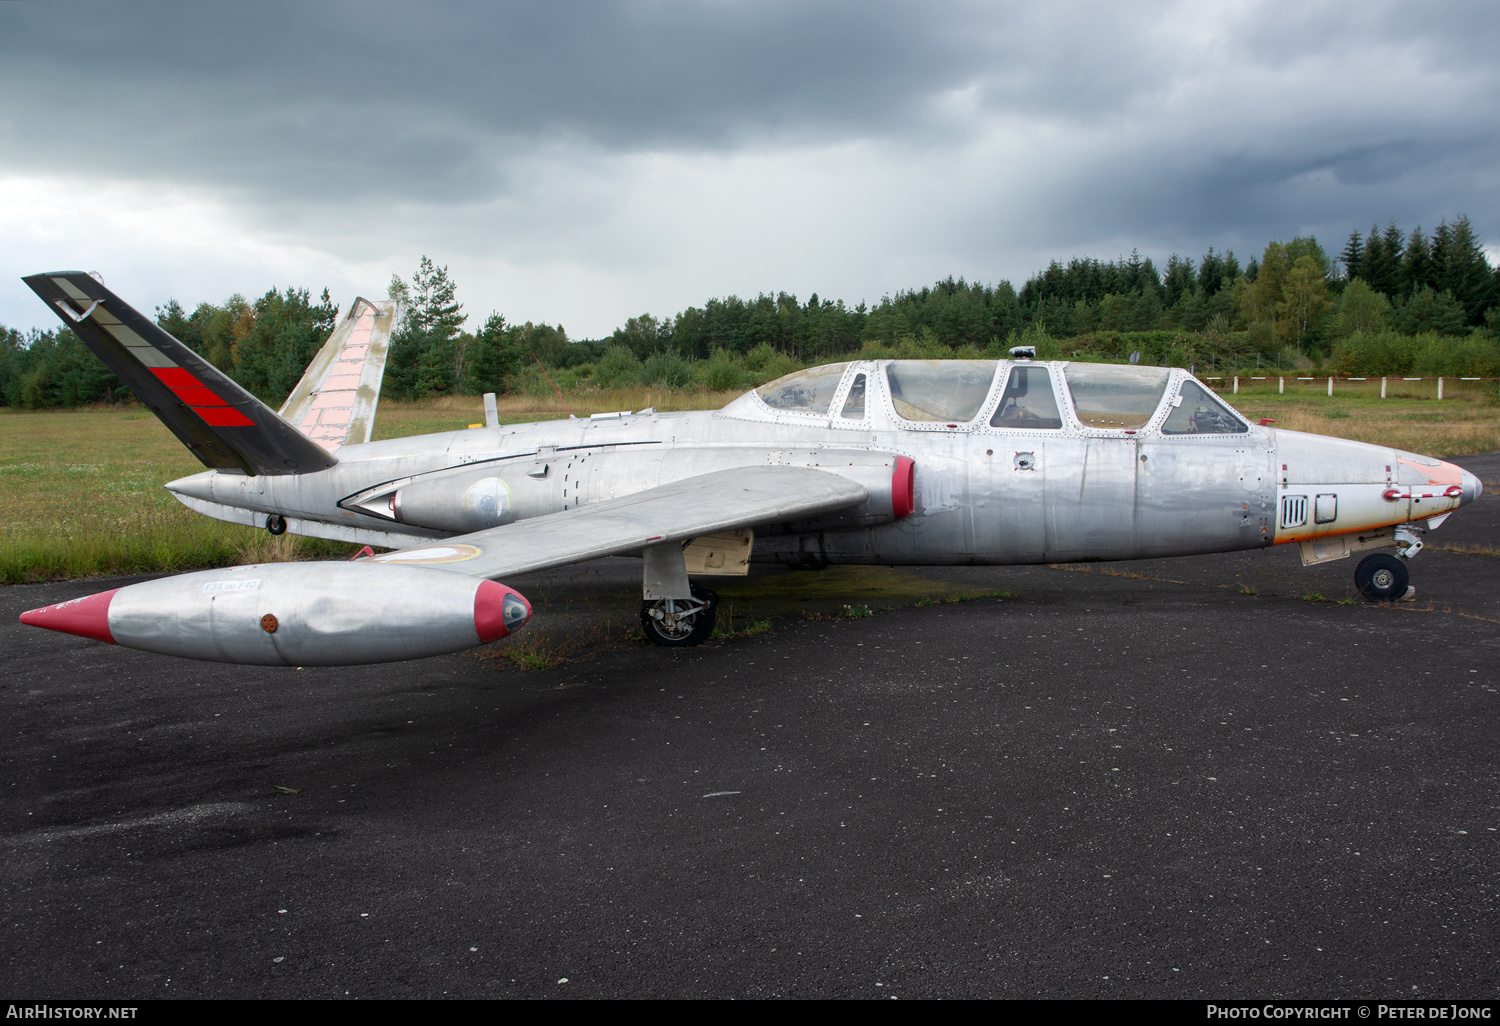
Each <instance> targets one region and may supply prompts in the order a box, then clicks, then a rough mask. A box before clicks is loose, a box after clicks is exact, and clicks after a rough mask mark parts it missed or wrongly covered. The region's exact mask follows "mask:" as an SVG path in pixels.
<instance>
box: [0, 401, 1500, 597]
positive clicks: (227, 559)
mask: <svg viewBox="0 0 1500 1026" xmlns="http://www.w3.org/2000/svg"><path fill="white" fill-rule="evenodd" d="M1287 386H1288V387H1287V392H1286V394H1280V393H1278V392H1277V390H1276V382H1275V380H1274V379H1272V380H1271V381H1270V382H1269V383H1262V382H1255V383H1254V384H1253V386H1252V385H1251V383H1249V382H1247V381H1246V380H1245V379H1241V392H1240V394H1238V395H1228V394H1226V395H1224V398H1225V399H1227V400H1229V401H1230V402H1232V403H1233V404H1234V405H1235V406H1236V407H1237V408H1239V409H1240V410H1241V412H1243V413H1245V414H1246V415H1247V416H1249V417H1251V418H1254V419H1259V418H1262V417H1267V418H1271V419H1273V420H1275V421H1276V425H1277V427H1281V428H1291V429H1293V430H1297V431H1309V432H1313V433H1315V434H1325V435H1336V436H1339V437H1343V438H1352V439H1355V440H1357V441H1363V442H1377V443H1381V444H1386V445H1394V446H1397V447H1399V448H1402V449H1408V450H1411V451H1413V452H1421V453H1427V454H1429V455H1433V456H1456V455H1461V454H1463V453H1471V452H1485V451H1490V450H1494V449H1500V402H1497V401H1496V400H1495V399H1494V398H1493V396H1491V395H1489V394H1480V393H1479V392H1478V391H1477V390H1476V389H1474V388H1464V387H1462V385H1461V384H1460V383H1457V382H1454V383H1452V384H1451V386H1450V389H1449V390H1447V391H1446V395H1447V396H1448V397H1447V398H1445V399H1444V400H1443V401H1442V402H1441V403H1439V402H1437V401H1435V399H1434V398H1430V397H1429V396H1431V395H1432V394H1433V393H1434V392H1435V386H1434V384H1433V383H1432V382H1415V383H1409V384H1406V385H1404V386H1403V387H1399V388H1398V387H1392V389H1391V398H1389V399H1385V400H1382V399H1380V398H1379V383H1378V382H1374V383H1370V385H1369V386H1368V387H1362V388H1361V387H1358V386H1341V385H1339V384H1336V386H1335V395H1334V397H1333V398H1332V399H1330V398H1328V396H1327V394H1326V379H1317V380H1315V381H1313V382H1311V383H1308V382H1297V383H1295V384H1294V383H1293V381H1290V380H1289V381H1288V382H1287ZM1424 390H1425V391H1424ZM1224 391H1225V392H1228V383H1227V381H1226V382H1225V389H1224ZM1398 393H1400V394H1398ZM736 394H737V393H727V392H718V393H715V392H676V393H674V392H663V391H659V390H654V389H644V388H634V389H623V390H620V391H616V392H606V393H602V394H597V395H592V396H588V395H585V396H569V397H568V403H569V405H571V406H572V411H573V412H574V413H575V414H577V415H579V416H587V415H588V414H590V413H602V412H608V411H612V410H625V409H632V410H639V409H644V408H646V407H648V406H654V407H656V408H657V409H660V410H682V409H717V408H718V407H720V406H722V405H724V404H725V403H726V402H728V401H729V400H731V399H733V398H735V396H736ZM560 416H567V413H566V412H565V411H564V410H563V408H562V405H561V403H560V402H559V401H558V400H557V399H556V398H555V397H554V398H552V399H551V400H540V399H533V398H527V397H513V398H511V397H507V398H504V399H502V400H501V401H500V417H501V420H502V421H504V422H506V423H512V422H517V421H527V420H546V419H551V418H554V417H560ZM483 419H484V412H483V404H482V402H481V400H480V399H478V398H477V397H462V398H448V399H439V400H433V401H428V402H421V403H394V402H384V403H382V404H381V406H380V412H379V415H378V417H377V419H376V425H375V437H376V438H377V439H379V438H399V437H403V436H407V435H414V434H422V433H425V432H430V431H447V430H452V429H454V428H462V427H466V426H467V425H469V424H473V423H478V422H480V421H482V420H483ZM201 469H202V467H201V466H200V465H199V463H198V461H197V460H195V459H193V457H192V456H190V455H189V454H188V452H187V450H186V449H184V448H183V447H182V445H181V444H180V443H179V442H178V441H177V440H176V439H175V438H173V437H172V435H171V434H170V433H169V432H168V431H167V429H166V428H165V427H163V426H162V425H161V423H160V422H159V421H157V420H156V418H155V417H154V416H152V415H151V414H150V413H148V412H146V411H145V410H142V409H139V408H125V409H86V410H54V411H45V412H39V413H24V412H13V411H10V410H3V409H0V525H3V526H0V584H18V583H22V582H26V581H42V580H62V579H68V578H77V577H90V576H103V575H116V574H130V573H150V572H158V571H172V570H188V569H195V568H201V567H211V566H224V565H229V564H234V563H246V562H261V561H265V560H272V559H308V558H327V557H333V556H338V555H341V554H345V553H347V552H349V551H350V550H351V547H350V546H346V545H341V544H337V543H333V542H324V541H320V540H316V539H307V538H293V537H290V536H283V537H282V538H279V539H273V538H271V537H270V536H269V535H267V534H266V533H265V532H264V531H258V530H252V529H251V528H248V527H242V526H239V525H235V524H225V523H222V522H220V521H217V520H211V519H209V518H207V517H203V516H199V515H198V514H196V513H193V512H191V511H190V510H188V509H187V508H186V507H184V506H183V505H181V504H180V503H178V502H177V500H175V499H174V498H172V496H171V495H170V494H169V493H168V492H167V491H166V490H165V489H163V488H162V487H161V486H162V485H163V484H164V483H166V482H167V481H170V480H172V479H174V478H178V477H183V476H185V475H188V474H194V473H197V472H198V471H199V470H201Z"/></svg>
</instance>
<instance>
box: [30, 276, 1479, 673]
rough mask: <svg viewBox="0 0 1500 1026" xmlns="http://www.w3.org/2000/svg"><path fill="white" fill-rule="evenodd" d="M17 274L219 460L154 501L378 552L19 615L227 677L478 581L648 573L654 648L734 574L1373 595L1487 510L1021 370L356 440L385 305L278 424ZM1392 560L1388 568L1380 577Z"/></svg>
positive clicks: (346, 639) (851, 383)
mask: <svg viewBox="0 0 1500 1026" xmlns="http://www.w3.org/2000/svg"><path fill="white" fill-rule="evenodd" d="M25 280H26V283H27V284H28V285H30V286H31V288H32V289H33V290H34V291H35V292H36V293H37V295H39V296H40V297H41V298H42V299H43V300H44V301H45V302H46V303H47V304H48V306H49V307H51V308H52V309H54V310H55V311H57V312H58V314H59V315H60V316H61V317H62V318H63V320H64V322H65V323H66V324H67V325H68V326H69V327H71V328H72V329H73V330H74V331H76V332H77V333H78V334H79V336H80V337H82V338H83V340H84V341H85V342H86V343H87V345H88V346H89V348H90V349H92V350H93V352H95V353H96V354H98V356H99V357H100V358H101V359H102V360H103V361H104V362H105V363H106V364H107V365H108V366H109V367H110V369H111V370H113V371H114V372H115V373H116V374H118V375H119V377H120V378H121V379H122V380H123V381H124V382H125V383H126V384H127V385H128V386H129V387H130V388H131V389H132V390H133V391H134V393H135V395H136V396H137V397H138V398H139V399H140V401H141V402H142V403H144V404H145V405H146V406H147V407H149V408H150V409H151V410H152V411H153V412H154V413H155V414H156V415H157V416H158V417H160V418H161V420H162V421H163V423H165V424H166V425H167V427H168V428H169V429H171V430H172V432H173V433H174V434H176V435H177V437H178V438H180V439H181V440H182V441H183V442H184V443H185V444H186V445H187V446H188V448H189V449H190V450H191V451H192V452H193V454H194V455H195V456H197V457H198V459H199V460H201V461H202V462H203V464H204V465H205V466H206V467H208V468H209V469H208V470H206V471H204V472H203V473H200V474H197V475H195V476H192V477H185V478H182V479H180V480H177V481H173V482H171V483H170V484H168V485H167V486H166V487H167V488H168V489H170V490H171V491H172V493H173V494H174V495H176V496H177V498H178V499H180V500H181V501H182V502H183V503H185V504H186V505H188V506H189V507H191V508H192V509H194V510H197V511H198V512H200V513H204V514H206V515H208V516H212V517H217V518H219V519H222V520H227V521H232V522H234V523H241V524H248V525H251V526H254V527H264V528H265V529H266V530H268V531H270V532H271V533H273V534H280V533H282V532H284V531H292V532H293V533H296V534H301V535H310V536H314V537H320V538H332V539H338V540H343V541H348V542H353V543H356V544H364V545H370V546H381V547H388V548H391V549H393V551H390V552H385V553H383V554H380V555H369V556H367V557H366V558H362V559H357V560H355V561H352V562H332V563H330V562H322V563H283V564H271V565H260V566H250V567H235V568H231V569H225V570H209V571H202V572H199V573H191V574H183V575H179V576H176V577H170V578H165V579H161V580H156V581H150V582H146V583H141V584H134V585H130V586H128V587H124V588H120V589H116V590H114V591H109V592H104V593H101V594H99V595H94V596H90V597H88V598H84V599H77V600H74V601H72V602H68V603H62V604H60V605H56V606H48V607H45V608H42V609H37V610H32V611H31V612H28V613H26V614H24V615H23V616H22V620H23V621H25V622H27V623H31V624H34V625H36V626H40V627H48V628H51V629H54V630H63V631H68V632H70V633H74V634H82V635H84V636H87V637H93V638H98V639H100V640H103V641H107V642H110V643H112V644H113V643H118V644H123V645H127V646H130V647H134V648H141V649H145V650H148V651H154V652H165V653H169V654H173V655H182V656H189V657H193V658H199V659H217V660H222V661H227V662H238V663H258V664H288V665H309V664H312V665H319V664H321V665H344V664H355V663H369V662H380V661H386V660H395V659H408V658H414V657H418V656H424V655H432V654H436V653H440V652H451V651H456V650H458V649H462V648H466V647H469V646H473V645H478V644H481V643H484V642H487V641H491V640H494V639H496V638H499V637H503V636H505V635H506V634H508V633H510V632H512V631H514V630H515V629H516V628H518V627H519V626H521V625H522V624H523V623H525V622H526V620H527V619H528V618H529V617H530V615H531V607H530V605H529V604H528V603H527V602H526V600H525V599H524V598H523V597H522V596H520V595H519V594H517V593H516V592H514V591H512V590H511V589H509V588H506V587H505V586H504V585H501V584H499V583H496V579H498V578H504V577H510V576H514V575H517V574H525V573H531V572H534V571H537V570H544V569H547V568H549V567H557V566H563V565H566V564H569V563H576V562H579V561H581V560H588V559H595V558H597V557H600V556H608V555H639V556H641V557H643V558H642V568H643V572H642V589H641V590H642V604H641V620H642V624H643V626H644V629H645V633H646V636H647V637H648V638H650V639H651V640H652V641H654V642H656V643H657V644H661V645H693V644H697V643H699V642H701V641H703V640H704V639H705V638H707V637H708V636H709V634H710V633H711V632H712V630H713V624H714V605H715V601H716V600H715V596H714V593H713V592H712V591H710V590H708V589H707V588H704V587H702V586H701V585H699V584H694V583H692V581H693V578H695V577H696V578H699V579H700V580H701V579H702V578H705V577H711V576H715V575H723V574H743V573H745V572H747V570H748V566H749V563H750V562H752V561H756V562H780V563H786V564H792V565H797V566H825V565H828V564H834V563H874V564H884V565H914V564H955V563H966V564H974V563H988V564H1024V563H1057V562H1073V561H1080V560H1117V559H1142V558H1150V557H1161V556H1185V555H1193V554H1199V553H1210V552H1231V551H1235V550H1240V549H1258V548H1265V547H1268V546H1271V545H1282V544H1288V543H1295V544H1298V545H1299V546H1300V548H1301V554H1302V559H1303V562H1304V564H1306V563H1320V562H1324V561H1327V560H1331V559H1338V558H1342V557H1345V556H1348V555H1350V554H1352V553H1356V552H1364V551H1366V550H1378V549H1389V548H1391V547H1395V549H1396V554H1395V555H1392V554H1391V553H1389V552H1371V553H1370V554H1368V555H1365V556H1364V557H1363V559H1362V560H1361V561H1360V563H1359V564H1358V567H1357V569H1356V571H1355V582H1356V584H1357V586H1358V588H1359V590H1360V591H1361V592H1362V593H1364V594H1365V595H1366V596H1367V597H1369V598H1370V599H1372V600H1375V601H1389V600H1393V599H1400V598H1402V597H1404V596H1405V595H1406V594H1407V591H1408V575H1407V569H1406V561H1407V560H1409V559H1411V557H1413V556H1415V555H1416V554H1417V552H1418V551H1419V550H1420V549H1421V547H1422V541H1421V534H1422V533H1423V532H1424V531H1425V530H1427V529H1430V528H1433V527H1436V526H1437V525H1438V524H1439V523H1441V522H1442V521H1443V520H1444V519H1445V518H1446V517H1447V516H1448V514H1450V513H1451V512H1452V511H1453V510H1455V509H1457V508H1458V507H1460V506H1462V505H1464V504H1465V503H1468V502H1472V501H1473V500H1474V499H1475V498H1477V497H1478V496H1479V494H1480V492H1481V485H1480V482H1479V480H1478V479H1477V478H1476V477H1475V476H1474V475H1473V474H1470V473H1468V472H1467V471H1464V470H1462V469H1461V468H1459V467H1456V466H1454V465H1452V464H1450V463H1444V462H1441V461H1439V460H1435V459H1430V458H1428V457H1426V456H1420V455H1417V454H1415V453H1409V452H1402V451H1399V450H1395V449H1390V448H1386V447H1384V446H1378V445H1367V444H1363V443H1359V442H1350V441H1345V440H1342V439H1338V438H1329V437H1324V436H1321V435H1310V434H1303V433H1300V432H1295V431H1287V430H1278V429H1275V428H1273V427H1271V426H1268V425H1265V424H1262V425H1256V424H1251V423H1250V422H1248V421H1247V420H1245V419H1244V418H1243V417H1241V416H1240V415H1239V414H1238V413H1236V412H1235V411H1234V410H1233V409H1231V408H1229V407H1228V406H1226V405H1225V404H1224V403H1222V402H1221V401H1220V400H1219V399H1218V398H1217V397H1216V396H1215V395H1214V394H1213V392H1212V391H1211V390H1210V389H1209V388H1207V387H1206V386H1205V385H1203V384H1202V383H1201V382H1199V381H1198V380H1197V379H1195V378H1194V377H1193V376H1192V375H1190V374H1188V373H1187V372H1186V371H1183V370H1180V369H1165V368H1156V367H1137V366H1125V365H1106V364H1092V363H1069V362H1047V363H1042V362H1036V361H1033V360H1031V359H1027V358H1025V357H1026V355H1027V354H1025V353H1018V352H1013V354H1012V355H1013V356H1015V357H1017V358H1015V359H1011V360H1001V361H996V360H874V361H849V362H844V363H836V364H830V365H827V366H822V367H814V368H811V369H809V370H804V371H798V372H797V373H795V374H790V375H787V376H786V377H783V378H781V379H779V380H776V381H773V382H771V383H769V384H767V385H764V386H762V387H760V388H757V389H755V390H753V391H751V392H747V393H746V394H745V395H743V396H741V397H740V398H738V399H736V400H735V401H734V402H731V403H730V404H729V405H728V406H725V407H724V408H723V409H721V410H717V411H713V412H701V413H658V412H655V411H654V410H643V411H640V412H636V413H631V412H626V411H622V412H620V413H610V414H600V415H595V416H592V417H589V418H587V419H581V418H580V419H574V418H569V419H568V420H559V421H549V422H543V423H531V424H509V425H501V424H500V423H499V422H498V418H497V417H496V415H495V406H494V400H493V397H492V396H487V397H486V424H485V425H484V426H482V427H472V428H470V429H469V430H465V431H452V432H444V433H439V434H429V435H422V436H419V437H412V438H399V439H390V440H386V441H381V442H372V441H370V433H371V429H372V427H373V424H374V417H375V411H376V404H377V401H378V398H379V391H380V381H381V377H382V374H383V371H384V367H385V354H386V347H387V345H388V343H389V340H390V334H391V330H392V327H393V326H394V325H395V324H396V323H397V319H398V317H399V314H400V311H399V310H398V309H397V306H396V304H395V303H390V302H382V303H372V302H369V301H368V300H364V299H360V300H358V301H356V302H355V303H354V305H353V306H352V308H351V309H350V311H349V313H348V315H347V316H346V317H345V318H344V319H343V320H342V322H341V323H340V324H339V325H338V327H337V329H336V330H335V331H334V333H333V334H332V336H330V338H329V340H328V342H327V343H326V344H325V345H324V347H323V349H322V350H321V351H320V353H319V354H318V356H317V358H316V359H315V360H314V361H313V363H312V364H311V365H310V366H309V367H308V369H307V372H306V374H305V375H304V377H303V379H302V381H301V382H300V383H299V384H298V386H297V388H296V389H295V390H294V391H293V392H292V395H291V397H290V398H288V399H287V401H286V404H285V405H284V406H283V407H282V408H281V410H280V411H279V412H278V411H273V410H271V409H270V408H268V407H267V406H265V405H264V404H262V403H261V402H260V401H259V400H257V399H256V398H255V397H254V396H252V395H250V394H249V393H247V392H246V391H245V390H244V389H242V388H240V387H239V386H238V385H237V384H235V383H234V382H233V381H232V380H230V379H229V378H228V377H226V376H225V375H224V374H222V373H221V372H219V371H218V370H216V369H215V368H214V367H213V366H212V365H210V364H209V363H208V362H207V361H205V360H203V359H202V358H201V357H199V356H198V355H197V354H195V353H194V352H193V351H192V350H190V349H189V348H188V347H187V346H185V345H183V344H182V343H180V342H178V341H177V340H176V339H174V338H172V337H171V336H170V335H168V334H167V333H166V332H165V331H163V330H162V329H161V328H159V327H158V326H157V325H156V324H155V323H153V322H152V321H151V320H150V319H148V318H146V317H144V316H142V315H141V314H140V313H138V312H137V311H135V310H134V309H132V308H131V307H129V306H128V305H126V304H125V303H124V302H122V301H121V300H120V299H119V298H118V297H116V296H115V295H114V294H113V293H112V292H110V291H109V290H108V289H107V288H105V287H104V285H103V284H102V283H101V282H100V281H99V280H98V278H97V276H95V275H89V274H84V273H80V272H55V273H50V274H40V275H35V276H33V277H30V278H27V279H25ZM1398 557H1399V558H1398Z"/></svg>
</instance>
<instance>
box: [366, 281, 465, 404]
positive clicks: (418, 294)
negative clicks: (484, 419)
mask: <svg viewBox="0 0 1500 1026" xmlns="http://www.w3.org/2000/svg"><path fill="white" fill-rule="evenodd" d="M457 292H458V286H457V285H455V284H454V282H453V280H452V279H451V278H449V277H448V268H447V267H446V266H443V267H438V266H436V265H435V264H433V262H432V260H431V259H429V258H428V257H427V256H426V255H425V254H424V255H423V257H422V260H421V263H420V264H419V265H418V267H417V272H416V273H415V274H413V275H412V276H411V285H410V286H408V285H407V284H406V283H405V282H403V281H402V280H401V279H400V278H396V277H392V279H391V284H390V288H389V289H388V291H387V295H389V296H390V298H392V299H395V300H397V301H400V302H403V303H405V304H406V311H405V313H404V314H403V316H402V318H401V325H400V327H398V328H397V329H396V331H395V332H394V333H393V334H392V336H391V348H390V353H389V355H388V356H387V357H386V379H385V386H384V388H383V389H382V391H384V392H385V393H386V394H388V395H391V396H393V397H394V398H398V399H407V398H421V397H423V396H426V395H431V394H434V393H438V394H441V393H444V392H450V391H452V390H454V389H455V388H456V387H457V384H458V382H457V367H456V366H455V364H456V361H457V356H458V354H457V350H456V346H455V343H456V341H457V339H458V336H459V329H460V328H461V327H462V325H463V322H464V321H465V320H466V319H467V318H466V315H465V314H464V312H463V304H461V303H459V302H458V300H457V298H456V295H457Z"/></svg>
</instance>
